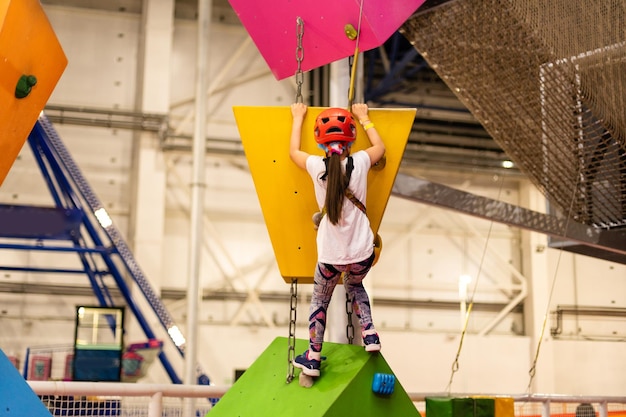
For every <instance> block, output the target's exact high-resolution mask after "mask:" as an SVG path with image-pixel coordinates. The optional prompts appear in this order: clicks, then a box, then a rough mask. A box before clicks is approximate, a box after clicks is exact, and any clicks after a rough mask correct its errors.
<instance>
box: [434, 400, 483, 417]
mask: <svg viewBox="0 0 626 417" xmlns="http://www.w3.org/2000/svg"><path fill="white" fill-rule="evenodd" d="M426 415H427V416H429V417H494V416H495V401H494V399H493V398H477V397H476V398H472V397H461V398H453V397H428V398H426Z"/></svg>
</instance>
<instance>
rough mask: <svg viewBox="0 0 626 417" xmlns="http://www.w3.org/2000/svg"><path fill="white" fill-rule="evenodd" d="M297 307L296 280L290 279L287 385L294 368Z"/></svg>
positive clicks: (291, 377) (291, 378)
mask: <svg viewBox="0 0 626 417" xmlns="http://www.w3.org/2000/svg"><path fill="white" fill-rule="evenodd" d="M297 307H298V280H297V279H296V278H292V280H291V301H290V306H289V308H290V310H289V340H288V345H289V348H288V350H287V363H288V365H287V369H288V371H287V383H288V384H289V383H290V382H291V381H292V380H293V374H294V366H293V360H294V359H295V358H296V317H297V315H296V313H297Z"/></svg>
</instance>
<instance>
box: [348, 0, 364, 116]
mask: <svg viewBox="0 0 626 417" xmlns="http://www.w3.org/2000/svg"><path fill="white" fill-rule="evenodd" d="M363 1H364V0H361V5H360V7H359V23H358V25H357V28H356V33H354V27H352V25H346V27H345V32H346V36H348V38H350V39H355V40H356V46H355V48H354V56H353V57H351V58H350V59H349V61H348V65H349V67H350V88H349V90H348V109H351V108H352V103H353V102H354V83H355V80H356V70H357V62H358V60H359V40H360V39H361V22H362V20H363Z"/></svg>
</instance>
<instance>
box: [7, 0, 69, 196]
mask: <svg viewBox="0 0 626 417" xmlns="http://www.w3.org/2000/svg"><path fill="white" fill-rule="evenodd" d="M66 66H67V58H66V57H65V54H64V53H63V49H62V48H61V45H60V44H59V41H58V39H57V37H56V35H55V33H54V31H53V30H52V26H51V25H50V22H49V21H48V18H47V17H46V15H45V13H44V11H43V9H42V7H41V3H40V2H39V0H0V185H1V184H2V183H3V182H4V179H5V178H6V176H7V173H8V172H9V169H10V168H11V166H12V165H13V162H14V161H15V158H17V155H18V154H19V152H20V150H21V149H22V146H23V145H24V142H25V141H26V138H27V137H28V134H29V133H30V131H31V130H32V128H33V126H34V125H35V122H36V120H37V117H38V116H39V113H40V112H41V110H43V108H44V106H45V104H46V102H47V101H48V98H50V95H51V94H52V91H53V90H54V87H55V86H56V84H57V82H58V81H59V78H61V74H63V71H64V70H65V67H66Z"/></svg>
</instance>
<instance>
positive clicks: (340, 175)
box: [324, 153, 350, 224]
mask: <svg viewBox="0 0 626 417" xmlns="http://www.w3.org/2000/svg"><path fill="white" fill-rule="evenodd" d="M324 177H326V201H325V203H324V204H325V206H326V214H327V215H328V220H330V222H331V223H332V224H337V223H339V220H340V219H341V210H342V207H343V197H344V196H345V192H346V188H348V182H349V181H350V180H349V179H348V177H347V176H346V174H345V173H344V172H343V169H342V167H341V155H339V154H337V153H331V155H330V156H329V157H327V158H326V173H325V174H324Z"/></svg>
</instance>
